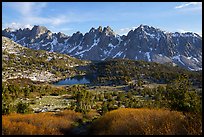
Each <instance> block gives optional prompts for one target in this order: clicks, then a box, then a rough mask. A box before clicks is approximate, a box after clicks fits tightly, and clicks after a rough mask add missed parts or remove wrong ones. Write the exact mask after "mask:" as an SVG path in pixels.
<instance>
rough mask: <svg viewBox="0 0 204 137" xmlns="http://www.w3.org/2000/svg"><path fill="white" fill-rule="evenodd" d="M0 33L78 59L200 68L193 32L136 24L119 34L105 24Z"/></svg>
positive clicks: (198, 46) (199, 42) (199, 44)
mask: <svg viewBox="0 0 204 137" xmlns="http://www.w3.org/2000/svg"><path fill="white" fill-rule="evenodd" d="M2 36H5V37H8V38H10V39H12V40H13V41H15V42H16V43H18V44H21V45H23V46H24V47H27V48H31V49H36V50H46V51H49V52H57V53H61V54H68V55H70V56H72V57H76V58H78V59H82V60H93V61H102V60H108V59H113V58H127V59H131V60H144V61H148V62H158V63H168V64H172V65H178V66H180V67H183V68H186V69H188V70H191V71H198V70H202V37H201V36H199V35H198V34H196V33H193V32H186V33H179V32H174V33H172V32H166V31H163V30H161V29H159V28H155V27H152V26H148V25H140V26H139V27H137V28H136V29H134V30H130V31H129V32H128V34H127V35H122V36H120V35H118V34H116V33H115V32H114V31H113V30H112V29H111V28H110V27H109V26H107V27H102V26H99V27H98V28H91V29H90V31H89V32H87V33H85V34H82V33H81V32H80V31H78V32H76V33H74V34H73V35H72V36H68V35H66V34H64V33H62V32H59V33H52V32H51V31H50V30H48V29H47V28H46V27H44V26H37V25H35V26H34V27H33V28H32V29H29V28H24V29H18V30H12V29H11V28H6V29H4V30H2Z"/></svg>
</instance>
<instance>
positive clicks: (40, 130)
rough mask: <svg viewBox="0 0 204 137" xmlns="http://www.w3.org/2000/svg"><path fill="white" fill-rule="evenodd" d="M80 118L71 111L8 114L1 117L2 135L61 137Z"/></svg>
mask: <svg viewBox="0 0 204 137" xmlns="http://www.w3.org/2000/svg"><path fill="white" fill-rule="evenodd" d="M81 118H82V114H81V113H77V112H74V111H71V110H65V111H63V112H58V113H52V112H46V113H38V114H10V115H3V116H2V134H3V135H62V134H64V132H67V131H69V129H70V128H71V127H72V124H73V123H74V122H76V121H77V120H79V119H81Z"/></svg>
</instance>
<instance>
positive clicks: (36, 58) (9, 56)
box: [2, 37, 88, 82]
mask: <svg viewBox="0 0 204 137" xmlns="http://www.w3.org/2000/svg"><path fill="white" fill-rule="evenodd" d="M2 51H3V52H2V77H3V78H2V79H3V81H5V80H7V79H13V78H18V77H21V78H29V79H31V80H33V81H41V82H51V81H57V80H59V79H62V78H66V77H69V76H72V75H74V74H76V73H77V70H76V69H75V68H74V67H75V66H80V65H85V64H86V63H88V62H87V61H80V60H78V59H75V58H73V57H70V56H68V55H64V54H59V53H54V52H47V51H43V50H33V49H29V48H26V47H23V46H21V45H19V44H17V43H15V42H13V41H12V40H10V39H9V38H6V37H2Z"/></svg>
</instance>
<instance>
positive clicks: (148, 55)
mask: <svg viewBox="0 0 204 137" xmlns="http://www.w3.org/2000/svg"><path fill="white" fill-rule="evenodd" d="M145 55H146V56H147V59H148V61H149V62H150V61H151V58H150V52H146V53H145Z"/></svg>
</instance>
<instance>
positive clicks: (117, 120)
mask: <svg viewBox="0 0 204 137" xmlns="http://www.w3.org/2000/svg"><path fill="white" fill-rule="evenodd" d="M190 117H191V118H190ZM201 129H202V123H201V119H199V118H196V117H192V116H191V115H190V114H189V115H188V116H186V115H184V114H183V113H182V112H178V111H170V110H164V109H146V108H140V109H134V108H121V109H118V110H113V111H110V112H107V113H106V114H105V115H104V116H103V117H101V118H99V119H97V120H96V122H94V123H93V124H92V127H91V133H92V134H98V135H180V134H183V135H186V134H202V131H201Z"/></svg>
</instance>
